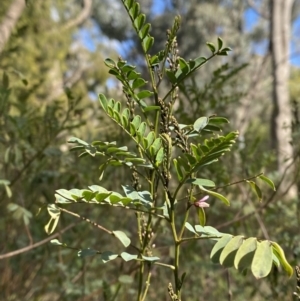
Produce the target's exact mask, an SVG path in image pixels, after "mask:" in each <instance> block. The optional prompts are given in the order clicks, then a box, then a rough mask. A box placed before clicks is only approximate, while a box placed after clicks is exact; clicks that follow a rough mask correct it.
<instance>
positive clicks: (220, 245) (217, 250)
mask: <svg viewBox="0 0 300 301" xmlns="http://www.w3.org/2000/svg"><path fill="white" fill-rule="evenodd" d="M231 238H232V235H230V234H224V235H223V236H222V237H221V238H220V239H219V240H218V242H217V243H216V244H215V245H214V247H213V249H212V250H211V253H210V259H211V261H212V262H213V263H219V260H220V255H221V253H222V251H223V249H224V248H225V246H226V245H227V243H228V242H229V241H230V240H231Z"/></svg>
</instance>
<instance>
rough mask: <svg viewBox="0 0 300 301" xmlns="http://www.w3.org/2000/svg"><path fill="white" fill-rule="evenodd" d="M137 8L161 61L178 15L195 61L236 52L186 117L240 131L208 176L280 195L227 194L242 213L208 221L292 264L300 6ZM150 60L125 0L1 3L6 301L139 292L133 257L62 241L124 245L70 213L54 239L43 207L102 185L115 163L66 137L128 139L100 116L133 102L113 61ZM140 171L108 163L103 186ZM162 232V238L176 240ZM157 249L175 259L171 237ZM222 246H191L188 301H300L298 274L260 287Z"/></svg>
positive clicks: (185, 102) (91, 211) (130, 223)
mask: <svg viewBox="0 0 300 301" xmlns="http://www.w3.org/2000/svg"><path fill="white" fill-rule="evenodd" d="M139 2H140V4H141V9H142V11H143V12H144V13H146V14H147V18H148V20H149V21H150V22H151V23H152V31H151V34H152V35H153V36H154V37H155V45H154V47H153V49H152V50H151V51H153V53H156V52H158V51H159V50H161V49H163V47H164V45H165V40H166V30H167V29H168V28H170V27H171V26H172V23H173V19H174V17H175V16H176V15H177V14H180V15H181V17H182V28H181V29H180V31H179V35H178V48H179V54H180V56H182V57H184V58H185V59H186V60H188V59H194V58H196V57H199V56H208V55H209V49H208V48H207V46H206V45H205V43H206V42H207V41H210V42H216V41H217V37H218V36H220V37H222V39H223V40H224V43H225V45H226V46H227V45H228V46H230V47H231V48H232V49H233V51H232V52H231V53H230V55H229V56H228V57H217V58H215V59H214V60H212V62H210V63H209V64H207V65H205V66H204V67H203V68H202V69H200V70H199V72H198V73H197V74H196V75H194V77H192V78H190V79H189V80H188V81H187V82H186V88H185V89H184V90H182V91H180V95H179V99H178V103H177V104H176V112H175V114H177V116H178V119H179V120H180V121H181V123H185V124H189V123H192V122H193V121H194V120H195V119H196V118H198V117H201V116H210V115H213V114H216V115H220V116H224V117H226V118H228V119H229V120H230V122H231V123H230V124H229V125H228V126H227V127H225V128H224V131H226V132H227V131H228V132H229V131H230V130H239V131H240V137H239V141H238V143H237V144H236V145H235V149H236V151H235V152H234V154H233V155H226V156H225V157H224V158H223V159H222V163H223V164H222V167H221V168H220V167H218V169H216V168H214V167H213V166H212V167H211V168H210V169H208V170H207V171H206V173H207V174H206V175H205V176H206V177H209V178H210V179H212V180H214V182H215V183H217V185H218V186H222V185H226V184H228V182H230V181H231V182H234V181H238V180H240V179H243V178H246V177H250V176H252V175H253V176H254V175H257V174H259V173H260V172H264V173H266V174H267V175H268V176H269V177H270V178H272V180H273V181H274V182H275V183H276V185H277V187H278V189H277V191H276V192H273V191H272V190H271V189H269V188H267V187H266V188H264V189H263V199H262V201H261V202H259V200H258V199H257V197H256V196H255V194H253V192H252V191H251V189H250V188H249V189H248V187H246V186H245V185H238V186H235V187H234V188H232V187H228V188H226V189H224V191H222V193H223V194H225V195H226V196H228V198H229V199H230V201H231V207H230V208H229V209H227V208H226V210H224V205H222V204H220V203H219V202H214V200H213V199H212V200H211V207H210V208H209V209H208V210H207V218H208V222H207V223H208V224H209V225H212V226H214V227H216V228H218V229H219V230H220V231H222V232H230V233H232V234H238V233H239V234H241V233H242V234H244V235H245V236H257V237H261V238H264V239H270V240H275V241H278V242H279V243H280V244H281V245H282V247H283V248H284V249H285V251H286V254H287V257H288V260H289V261H290V262H291V263H292V264H293V265H296V264H297V263H300V241H299V240H300V233H299V230H300V228H299V226H300V224H299V222H300V220H299V218H300V216H299V213H300V212H299V210H300V203H299V194H298V191H299V189H300V185H299V175H298V170H299V162H298V161H299V146H300V145H299V122H300V116H299V111H298V110H299V109H298V106H299V102H300V71H299V66H300V38H299V37H300V1H299V0H294V1H292V0H289V1H287V0H286V1H285V0H281V1H267V0H261V1H252V0H248V1H247V0H242V1H240V0H239V1H236V0H218V1H212V0H209V1H208V0H191V1H183V0H174V1H171V0H169V1H160V0H156V1H154V0H153V1H151V0H140V1H139ZM141 53H142V52H141V47H140V46H139V45H138V41H137V39H136V37H135V35H134V31H133V30H132V29H131V23H130V19H129V18H128V16H127V14H126V11H125V9H124V8H123V5H122V2H121V0H83V1H79V0H78V1H77V0H64V1H63V0H27V1H26V3H25V1H24V0H2V1H1V6H0V76H1V82H0V206H1V207H0V208H1V210H0V217H1V218H0V230H1V232H0V233H1V234H0V253H1V254H0V300H9V301H17V300H28V301H29V300H30V301H31V300H41V301H47V300H49V301H50V300H51V301H56V300H57V301H58V300H77V301H88V300H106V301H108V300H114V299H113V298H114V294H115V292H116V291H118V290H119V294H118V296H117V297H116V299H115V300H132V299H133V298H134V297H135V293H136V285H135V275H136V271H137V270H136V266H135V263H131V262H130V263H129V264H124V262H121V261H118V260H115V261H113V262H112V263H107V264H104V263H102V262H101V260H100V259H98V258H97V256H94V257H86V258H84V259H81V258H79V257H78V255H77V251H75V250H71V249H63V248H59V247H57V246H53V245H51V244H50V240H51V239H54V238H56V239H59V240H60V241H63V242H65V243H67V244H68V245H69V246H72V247H74V248H77V249H80V248H94V249H100V250H102V251H106V250H114V251H116V252H119V251H120V250H121V245H119V244H118V242H116V241H114V240H111V238H110V237H109V236H108V235H105V233H102V232H101V231H99V230H98V229H96V228H93V227H92V226H91V225H89V224H87V223H84V222H80V221H79V220H77V219H76V218H74V217H70V216H65V215H63V216H62V218H61V219H60V222H59V225H58V228H57V229H56V231H55V232H54V234H52V235H51V236H50V237H49V236H48V235H47V234H46V233H45V230H44V226H45V224H46V223H47V222H48V220H49V217H48V214H47V212H46V210H45V204H48V203H53V201H54V193H55V190H57V189H61V188H65V189H71V188H74V187H76V188H79V189H83V188H86V187H87V186H89V185H93V184H99V183H100V182H99V181H100V180H99V166H100V165H101V163H103V159H101V158H100V159H99V158H98V157H97V158H92V157H83V158H79V157H78V155H79V153H76V152H70V151H69V149H70V147H69V145H68V143H67V140H68V139H69V138H70V137H72V136H76V137H79V138H81V139H83V140H85V141H94V140H102V141H114V140H118V141H120V144H122V145H125V144H126V143H127V137H126V136H124V134H123V133H121V132H120V130H119V128H117V127H116V125H115V124H114V123H112V122H111V121H109V119H108V118H106V116H105V114H103V112H101V110H100V105H99V102H98V93H105V94H106V95H107V96H108V97H109V96H110V97H114V98H115V99H118V100H124V101H125V98H124V96H123V95H122V87H121V85H120V84H119V83H118V82H117V81H116V80H115V79H114V78H112V77H111V75H110V74H109V73H108V70H107V68H106V66H105V65H104V63H103V60H104V59H105V58H107V57H111V58H113V59H117V58H118V57H119V56H121V57H122V58H123V59H126V60H127V61H128V62H129V63H130V64H133V65H137V68H138V70H139V71H140V72H143V70H144V68H145V64H144V61H143V56H142V54H141ZM164 85H167V83H164V84H163V85H162V86H161V89H166V87H167V86H164ZM130 177H131V175H128V173H126V171H125V170H123V171H122V170H121V169H117V170H114V169H110V170H108V171H107V172H106V174H105V176H104V178H103V179H102V180H101V185H102V186H104V187H106V188H107V189H108V190H110V189H114V190H116V191H118V190H120V191H121V184H123V185H124V184H130V183H131V178H130ZM72 206H73V207H71V208H70V210H76V212H78V213H79V214H80V215H82V216H85V217H88V218H90V219H91V220H94V221H96V222H99V223H100V224H102V225H103V226H105V227H107V228H109V229H124V230H126V233H127V234H128V235H130V233H135V231H136V227H135V215H134V214H133V213H131V212H124V210H122V209H119V211H118V210H117V211H116V210H112V208H110V207H104V206H98V207H95V205H93V206H92V205H89V204H80V205H79V204H77V205H72ZM40 208H42V210H39V209H40ZM38 213H39V214H38ZM195 222H196V216H195ZM164 226H165V225H164V224H161V227H160V229H159V230H158V231H160V233H165V235H166V237H169V235H168V232H169V231H170V229H168V228H166V227H164ZM155 244H156V248H155V255H156V256H159V257H160V258H161V259H162V260H164V261H165V262H166V263H168V260H170V259H171V260H172V257H173V253H174V250H172V248H170V247H169V242H168V240H167V239H165V240H164V241H156V242H155ZM211 247H212V245H211V244H210V243H209V242H207V243H201V244H200V243H196V242H195V243H193V244H190V245H187V246H184V247H183V262H182V266H183V267H184V268H183V269H184V270H185V271H187V273H188V275H187V280H186V283H185V286H186V290H185V294H184V296H183V298H184V300H207V301H210V300H211V301H214V300H223V299H225V300H226V298H227V295H228V291H229V290H230V291H231V292H232V296H233V297H232V300H236V301H239V300H240V301H242V300H293V297H292V292H293V291H295V286H296V281H295V279H294V278H292V279H288V278H287V277H286V275H285V274H284V273H283V272H282V271H281V270H278V269H275V268H274V269H273V270H272V272H271V275H270V276H269V277H268V278H266V279H263V280H260V281H257V280H255V279H254V277H253V276H252V275H251V273H249V274H242V273H239V272H237V271H236V270H233V269H232V270H231V269H229V270H225V269H223V268H222V267H221V266H218V265H213V264H212V263H211V261H210V260H209V253H210V250H211ZM170 279H172V276H171V275H170V273H169V271H168V270H165V269H164V268H161V267H157V266H156V267H155V268H153V279H152V283H151V286H150V289H149V300H167V298H168V294H167V285H168V282H169V281H170ZM195 296H196V297H195ZM228 300H230V299H228Z"/></svg>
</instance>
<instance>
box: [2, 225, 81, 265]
mask: <svg viewBox="0 0 300 301" xmlns="http://www.w3.org/2000/svg"><path fill="white" fill-rule="evenodd" d="M75 225H76V224H75V223H72V224H70V225H69V226H67V227H65V228H64V229H62V230H60V231H58V232H57V233H55V234H53V235H51V236H49V237H47V238H45V239H43V240H41V241H39V242H37V243H35V244H32V245H29V246H27V247H24V248H22V249H19V250H16V251H12V252H9V253H6V254H1V255H0V260H2V259H6V258H10V257H13V256H16V255H19V254H22V253H25V252H28V251H30V250H32V249H35V248H37V247H40V246H41V245H43V244H45V243H47V242H49V241H50V240H52V239H54V238H56V237H58V236H59V235H60V234H62V233H64V232H66V231H68V230H70V229H71V228H73V227H74V226H75Z"/></svg>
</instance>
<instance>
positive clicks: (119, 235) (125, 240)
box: [112, 231, 131, 247]
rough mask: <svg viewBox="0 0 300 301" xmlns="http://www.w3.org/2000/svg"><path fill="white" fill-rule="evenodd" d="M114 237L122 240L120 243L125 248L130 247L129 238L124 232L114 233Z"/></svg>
mask: <svg viewBox="0 0 300 301" xmlns="http://www.w3.org/2000/svg"><path fill="white" fill-rule="evenodd" d="M112 233H113V235H114V236H115V237H116V238H118V239H119V240H120V242H121V243H122V244H123V245H124V246H125V247H128V246H129V245H130V242H131V241H130V239H129V237H128V236H127V235H126V234H125V233H124V232H122V231H113V232H112Z"/></svg>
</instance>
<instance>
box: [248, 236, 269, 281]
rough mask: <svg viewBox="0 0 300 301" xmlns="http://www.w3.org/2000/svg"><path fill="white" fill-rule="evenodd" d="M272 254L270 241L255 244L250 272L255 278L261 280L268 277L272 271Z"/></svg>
mask: <svg viewBox="0 0 300 301" xmlns="http://www.w3.org/2000/svg"><path fill="white" fill-rule="evenodd" d="M272 263H273V252H272V245H271V242H270V241H267V240H264V241H262V242H260V243H258V244H257V249H256V251H255V253H254V257H253V261H252V264H251V271H252V273H253V275H254V277H255V278H257V279H259V278H263V277H266V276H268V275H269V273H270V272H271V269H272Z"/></svg>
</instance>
